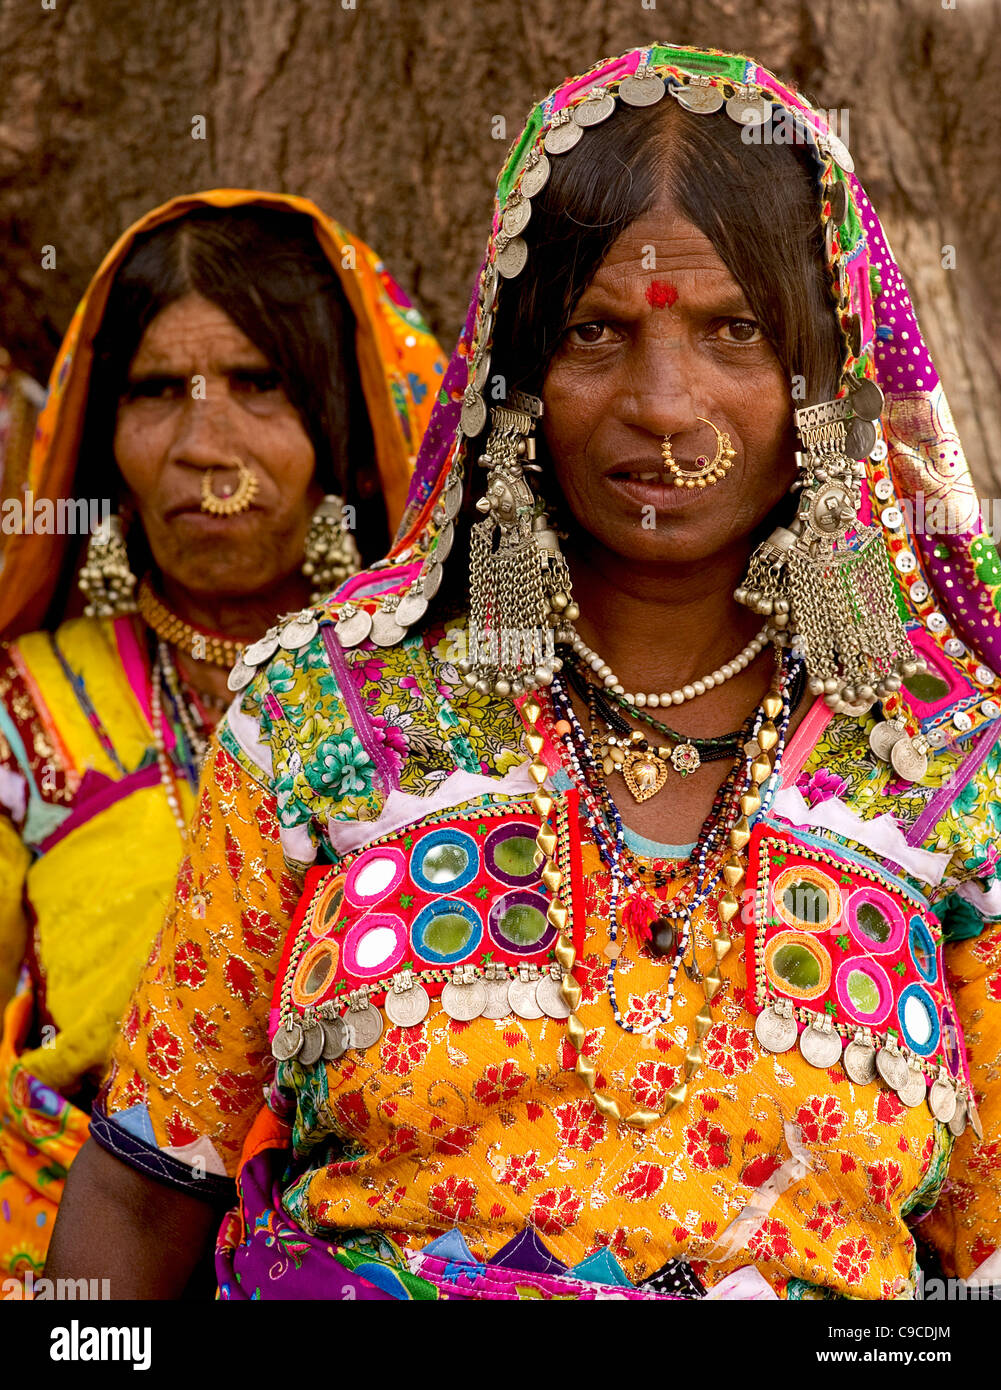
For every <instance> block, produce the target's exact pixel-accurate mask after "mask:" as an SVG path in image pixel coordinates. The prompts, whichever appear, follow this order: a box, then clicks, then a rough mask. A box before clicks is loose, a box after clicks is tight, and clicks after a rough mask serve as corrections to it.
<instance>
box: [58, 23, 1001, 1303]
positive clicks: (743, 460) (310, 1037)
mask: <svg viewBox="0 0 1001 1390" xmlns="http://www.w3.org/2000/svg"><path fill="white" fill-rule="evenodd" d="M749 126H753V127H754V128H755V129H757V130H758V132H759V134H760V135H762V138H760V139H756V140H748V139H745V138H744V136H745V133H746V131H747V129H748V127H749ZM779 126H781V127H782V129H783V130H785V131H787V132H788V131H789V130H792V131H793V132H794V133H795V137H796V138H795V139H793V140H789V139H783V140H781V141H780V140H778V139H774V140H773V139H771V138H763V137H764V135H766V134H767V135H768V136H769V137H770V135H771V132H772V131H773V130H776V129H778V128H779ZM946 455H948V458H949V462H948V472H949V477H950V478H951V479H952V485H953V487H954V488H955V489H959V490H960V491H962V493H963V494H964V495H966V494H967V493H969V494H970V495H972V489H971V488H970V486H969V483H968V479H967V474H966V472H965V465H964V464H963V462H962V455H961V452H960V450H959V444H958V441H957V440H956V439H955V436H954V434H953V433H952V431H951V425H950V423H949V416H948V408H947V406H946V403H945V400H944V397H943V395H942V390H941V386H940V384H939V382H938V378H937V376H936V375H935V371H934V367H933V365H932V364H931V362H930V359H929V358H928V355H927V353H926V351H925V350H924V348H923V345H922V343H921V338H920V333H919V331H918V328H917V324H916V322H915V320H914V316H913V311H912V308H911V306H910V302H909V300H908V298H907V295H906V291H905V290H904V288H903V285H902V281H901V279H900V276H899V272H898V271H897V268H896V266H895V263H894V261H893V258H892V256H891V255H890V252H889V249H888V247H887V246H886V243H885V240H884V238H883V235H882V231H881V229H880V226H879V223H878V220H877V219H876V216H875V213H874V212H873V211H872V209H871V207H870V205H869V203H868V200H867V199H866V196H865V193H864V191H863V190H862V187H861V185H860V183H859V182H858V181H857V180H856V179H855V178H854V176H853V174H852V163H851V157H850V154H849V152H848V151H847V150H846V149H845V148H844V146H843V145H842V144H841V142H840V141H838V139H837V138H836V137H835V136H834V135H833V134H832V133H831V132H830V131H828V130H827V128H826V126H825V124H824V122H823V120H822V119H821V118H820V117H819V116H818V115H817V114H816V113H815V112H814V111H812V110H811V108H810V107H809V106H808V105H807V104H806V103H805V102H804V101H803V100H802V99H801V98H800V97H798V96H797V95H796V94H795V93H793V92H791V91H790V90H789V89H788V88H786V87H785V86H784V85H783V84H782V83H781V82H780V81H779V80H778V79H776V78H775V77H774V76H773V75H772V74H770V73H768V72H766V71H765V70H764V69H762V68H760V67H759V66H757V65H756V64H755V63H754V62H753V61H752V60H750V59H748V58H745V57H741V56H737V55H732V54H725V53H718V52H714V51H713V52H702V51H698V50H692V49H679V48H670V47H665V46H655V47H652V48H646V49H642V50H634V51H632V52H630V53H627V54H625V55H623V56H622V57H621V58H618V59H615V60H613V61H611V62H605V63H602V64H599V65H598V66H597V67H595V68H594V69H592V70H591V71H590V72H589V73H587V74H585V75H584V76H583V77H580V78H575V79H573V80H572V81H570V82H568V83H566V84H564V85H563V86H562V87H560V88H559V89H557V90H556V91H555V92H553V93H552V94H551V95H550V96H549V97H548V98H547V99H546V100H545V101H544V102H542V103H541V104H540V105H539V106H538V107H537V108H536V109H535V110H534V111H533V113H532V115H531V116H530V118H529V122H528V125H527V126H526V129H525V131H524V133H523V135H522V137H521V138H520V139H519V141H518V142H517V143H516V145H515V146H514V148H513V149H512V152H511V155H510V157H509V160H508V162H507V164H506V165H505V168H504V170H503V171H502V174H501V179H500V182H499V185H498V193H497V202H496V206H495V217H494V224H493V229H492V234H491V238H490V242H489V247H488V252H487V256H486V260H485V262H484V265H483V269H482V271H481V274H480V277H479V279H478V284H477V292H476V295H475V296H474V300H473V304H472V306H471V309H470V314H469V318H468V321H467V325H466V329H465V332H464V334H463V338H462V340H461V341H460V344H459V347H458V349H457V352H456V354H455V356H454V357H453V360H452V364H451V367H450V370H449V373H448V374H447V376H446V381H445V398H444V399H443V401H442V404H441V406H440V408H439V410H438V411H437V412H436V416H435V419H434V420H433V421H432V425H431V427H430V430H429V434H428V437H427V440H426V442H425V446H424V449H423V451H422V455H421V458H420V460H419V463H418V470H417V475H416V478H415V483H414V493H413V497H414V503H415V505H414V507H413V508H412V510H411V520H410V524H409V525H408V526H407V527H406V528H405V529H404V533H403V534H402V536H401V538H400V539H399V541H398V542H397V545H396V546H395V548H394V550H393V552H392V553H391V556H390V561H389V564H388V565H386V566H381V567H377V568H375V569H373V570H371V571H370V572H369V574H368V576H367V578H366V579H365V580H364V581H363V582H362V583H361V584H360V585H359V586H358V587H357V588H356V589H355V590H354V591H353V592H352V594H351V595H350V596H347V595H340V596H337V597H336V598H335V599H334V600H331V601H330V602H328V603H326V604H323V605H320V606H318V607H315V608H312V609H310V610H308V611H307V613H305V614H304V615H303V616H302V620H301V621H302V624H303V628H304V636H303V641H302V644H301V645H297V644H295V643H288V642H285V643H282V642H281V641H279V640H277V639H276V640H274V641H272V642H270V643H268V644H265V646H264V647H262V648H261V649H260V650H259V651H257V652H255V654H254V655H255V658H259V659H256V660H255V661H253V662H251V663H244V664H242V665H241V666H240V667H239V668H238V669H237V670H236V672H235V673H234V677H233V684H234V687H235V688H238V689H239V690H240V698H239V700H238V701H236V702H235V703H234V705H233V706H232V707H231V709H230V712H229V714H228V716H227V719H226V721H225V724H224V726H223V727H222V729H221V730H220V733H219V736H218V741H217V744H216V746H215V749H214V752H213V756H212V761H211V763H210V765H209V767H208V769H207V773H206V776H205V779H204V782H203V785H202V790H201V799H200V803H199V808H198V812H197V814H196V817H195V821H194V824H193V832H192V834H193V839H192V846H191V852H190V855H189V858H188V861H187V863H186V864H185V866H184V869H183V871H182V874H181V877H180V881H179V884H178V891H177V898H176V903H175V909H174V913H173V915H172V918H171V920H170V922H169V924H168V926H167V927H166V928H165V930H164V932H163V934H162V936H161V938H160V940H159V942H158V943H157V946H156V948H155V950H154V953H153V956H152V958H151V960H150V962H149V965H148V966H147V969H146V973H145V975H144V978H143V980H142V982H141V984H140V986H139V989H138V991H137V993H136V995H135V997H134V999H133V1002H132V1005H131V1008H130V1010H129V1012H128V1014H127V1016H126V1019H125V1022H124V1025H123V1029H122V1037H121V1041H120V1043H119V1045H118V1047H117V1048H116V1051H115V1055H114V1059H113V1065H112V1071H111V1074H110V1077H109V1080H108V1083H107V1086H106V1088H105V1091H104V1093H103V1096H102V1098H101V1102H100V1104H99V1106H98V1108H97V1109H96V1110H95V1115H94V1119H93V1122H92V1127H91V1129H92V1135H93V1140H94V1143H93V1144H92V1145H91V1146H90V1147H89V1148H88V1150H87V1152H86V1154H85V1155H84V1161H83V1162H82V1163H81V1165H80V1167H79V1168H78V1170H77V1173H76V1174H75V1175H74V1181H73V1182H72V1183H71V1190H70V1194H69V1199H68V1204H67V1206H66V1207H64V1211H63V1215H62V1217H61V1219H60V1226H59V1229H58V1230H57V1238H56V1244H55V1248H54V1267H55V1271H56V1272H59V1273H73V1274H75V1275H77V1276H80V1275H84V1274H101V1275H111V1276H113V1277H114V1278H115V1279H116V1280H119V1281H120V1283H121V1288H122V1290H123V1291H126V1290H130V1291H134V1292H139V1293H142V1294H145V1295H146V1296H157V1295H160V1296H171V1295H173V1294H174V1293H176V1291H177V1289H178V1288H179V1287H181V1286H182V1285H183V1280H184V1277H185V1274H186V1271H187V1270H188V1269H189V1268H190V1266H191V1261H192V1260H193V1259H194V1258H196V1255H197V1251H198V1250H199V1248H200V1247H201V1245H202V1243H203V1242H204V1241H205V1240H207V1239H208V1237H209V1235H210V1232H211V1227H212V1218H211V1214H210V1209H209V1207H208V1204H207V1203H206V1202H205V1201H204V1200H203V1199H204V1197H205V1196H207V1195H210V1193H211V1194H212V1195H218V1196H222V1195H224V1194H225V1192H226V1191H227V1185H228V1184H230V1183H232V1182H233V1180H235V1181H236V1191H237V1198H238V1201H237V1206H236V1209H235V1210H234V1212H233V1213H232V1216H231V1218H230V1219H228V1220H227V1222H226V1223H225V1224H224V1226H223V1229H222V1232H221V1233H220V1240H219V1249H218V1271H219V1279H220V1286H221V1289H222V1293H223V1296H225V1297H229V1298H241V1297H245V1298H295V1297H311V1296H316V1297H330V1298H339V1297H355V1298H362V1297H364V1298H372V1299H391V1298H425V1299H435V1298H521V1297H540V1296H541V1297H550V1296H553V1297H575V1298H584V1299H587V1298H593V1297H610V1296H614V1297H622V1298H626V1299H635V1300H653V1299H666V1298H679V1297H681V1298H691V1297H702V1296H706V1295H708V1296H711V1297H716V1298H720V1297H738V1298H747V1297H768V1298H771V1297H784V1298H793V1299H796V1298H810V1297H818V1296H831V1295H834V1296H845V1297H853V1298H865V1299H879V1298H895V1297H908V1296H913V1294H914V1292H915V1289H916V1286H917V1282H918V1279H919V1276H920V1271H921V1269H922V1267H924V1265H926V1264H927V1261H928V1260H929V1259H930V1258H931V1255H930V1254H929V1253H928V1252H931V1251H934V1252H936V1253H935V1258H937V1259H940V1260H941V1262H942V1265H943V1267H944V1268H945V1269H946V1270H947V1271H948V1272H950V1273H958V1274H961V1275H963V1276H967V1275H970V1274H971V1273H972V1272H973V1271H974V1270H976V1269H978V1268H984V1269H988V1268H989V1266H990V1261H991V1260H992V1259H994V1258H995V1256H994V1252H995V1250H996V1247H997V1242H998V1220H999V1218H998V1203H997V1174H998V1168H999V1158H998V1155H999V1152H1001V1132H999V1129H998V1126H999V1123H1001V1121H999V1112H998V1102H997V1093H996V1088H995V1087H993V1086H992V1085H991V1084H990V1076H991V1073H990V1068H991V1066H992V1062H993V1058H994V1056H995V1054H996V1052H997V1047H998V1032H999V1012H998V1011H999V1008H1001V1002H999V1001H1001V988H999V985H998V978H997V974H996V969H997V965H998V962H999V959H1001V946H999V941H1001V937H999V933H998V932H997V930H996V928H995V926H994V925H993V923H995V922H996V921H997V920H998V917H999V913H1001V894H999V889H998V887H997V883H996V879H995V872H994V870H995V860H996V857H997V856H996V850H995V848H994V839H995V833H996V832H995V829H994V816H995V812H996V806H997V801H998V774H999V756H998V753H997V742H998V734H999V730H1001V723H999V719H998V715H999V707H998V704H997V703H996V700H995V692H996V686H997V676H996V674H995V671H996V668H997V666H998V664H999V661H1001V643H999V638H998V626H999V623H998V610H997V607H996V606H995V602H994V598H995V595H996V592H997V590H996V588H995V587H992V586H993V584H994V581H995V579H996V577H997V557H996V555H995V553H994V551H993V547H992V546H991V544H990V541H989V539H988V538H986V537H985V536H983V535H982V534H980V523H979V520H978V519H977V513H976V508H975V507H973V508H971V509H970V512H969V516H970V524H969V529H968V531H967V532H965V533H964V534H962V535H959V536H952V537H950V538H949V545H948V546H944V545H942V544H941V543H940V542H938V541H936V540H931V541H930V540H929V538H928V537H927V536H925V535H923V534H919V533H916V532H914V531H912V530H911V529H910V528H909V524H908V523H909V520H910V519H911V517H912V515H913V513H912V510H911V508H910V507H908V506H907V505H906V504H907V503H908V502H909V501H910V499H911V494H912V492H913V490H914V489H915V488H916V487H918V486H927V487H932V486H938V485H939V482H938V479H939V473H938V471H937V470H938V467H939V462H938V461H939V458H940V457H944V456H946ZM477 460H478V461H479V463H480V464H481V465H483V466H482V467H479V468H478V467H476V463H477ZM306 629H308V632H306ZM251 666H253V667H254V669H253V670H252V669H251ZM290 874H297V875H299V876H300V877H301V879H302V880H304V881H303V882H302V887H301V889H300V887H299V886H298V884H297V885H293V883H292V882H291V880H290V877H289V875H290ZM947 970H948V977H947V975H946V971H947ZM265 995H267V996H268V997H269V1001H270V1002H269V1004H266V1003H265ZM974 1017H976V1019H977V1026H976V1028H975V1030H972V1031H971V1032H970V1033H969V1034H967V1036H966V1037H965V1040H964V1026H965V1025H966V1024H967V1023H968V1021H969V1020H970V1019H972V1018H974ZM262 1088H264V1090H265V1091H266V1104H265V1105H264V1107H263V1108H262V1106H261V1102H260V1096H261V1090H262ZM74 1189H75V1190H74ZM168 1190H169V1195H168ZM95 1204H96V1206H95ZM164 1208H166V1209H167V1210H169V1216H168V1217H167V1221H168V1223H169V1228H170V1229H171V1230H172V1231H174V1232H177V1231H181V1232H182V1234H181V1235H180V1236H178V1235H174V1236H173V1237H172V1238H171V1240H170V1241H169V1242H167V1243H166V1246H165V1243H164V1242H163V1241H162V1240H161V1241H159V1242H158V1233H159V1231H160V1230H161V1229H162V1228H161V1225H160V1222H161V1220H162V1219H163V1218H162V1216H161V1212H162V1211H163V1209H164ZM85 1213H89V1214H91V1216H92V1217H96V1219H97V1220H99V1221H100V1222H101V1223H102V1228H103V1230H104V1232H105V1246H106V1248H107V1251H108V1253H107V1254H106V1255H105V1256H104V1257H103V1258H98V1257H97V1256H96V1255H94V1254H91V1253H90V1252H89V1250H88V1249H87V1245H86V1241H85V1240H84V1239H83V1237H82V1234H81V1229H80V1222H81V1219H82V1218H83V1215H84V1214H85ZM916 1237H917V1239H918V1240H920V1242H921V1245H922V1254H921V1256H920V1260H921V1262H920V1263H919V1258H918V1252H917V1244H916ZM140 1255H141V1259H140V1258H137V1257H138V1256H140ZM136 1267H141V1268H142V1269H143V1270H144V1271H145V1273H144V1274H143V1275H142V1276H140V1277H137V1276H134V1275H130V1274H129V1269H130V1268H133V1269H134V1268H136Z"/></svg>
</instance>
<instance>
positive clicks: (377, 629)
mask: <svg viewBox="0 0 1001 1390" xmlns="http://www.w3.org/2000/svg"><path fill="white" fill-rule="evenodd" d="M406 635H407V629H406V628H405V627H401V626H400V624H399V623H398V622H397V621H396V610H395V609H394V610H393V611H392V612H390V611H389V609H386V608H380V609H379V610H378V611H377V613H376V614H375V616H374V617H373V619H372V631H371V633H370V636H371V638H372V641H373V642H374V643H375V645H376V646H377V647H395V646H396V644H397V642H402V641H403V639H404V637H406Z"/></svg>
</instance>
